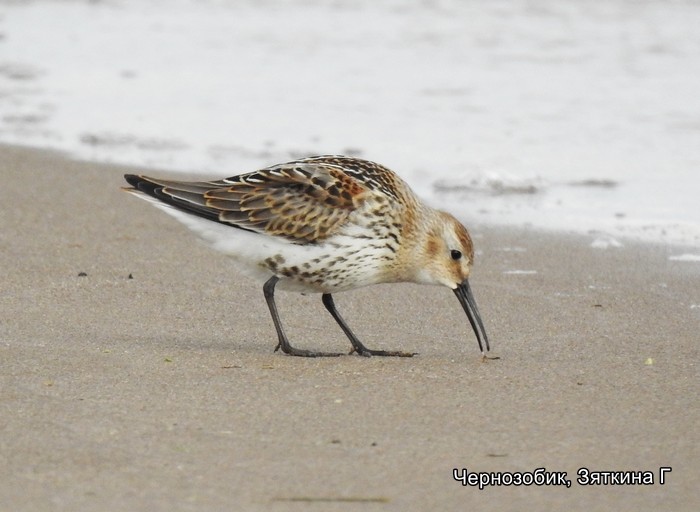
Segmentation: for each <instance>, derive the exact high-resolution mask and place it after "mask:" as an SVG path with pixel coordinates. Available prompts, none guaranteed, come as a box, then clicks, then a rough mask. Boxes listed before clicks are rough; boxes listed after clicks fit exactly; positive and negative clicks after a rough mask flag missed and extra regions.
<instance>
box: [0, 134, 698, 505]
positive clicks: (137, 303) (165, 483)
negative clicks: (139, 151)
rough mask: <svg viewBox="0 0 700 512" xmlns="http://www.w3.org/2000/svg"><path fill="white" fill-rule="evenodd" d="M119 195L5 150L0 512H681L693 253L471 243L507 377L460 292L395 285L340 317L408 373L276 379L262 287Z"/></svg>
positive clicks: (98, 176)
mask: <svg viewBox="0 0 700 512" xmlns="http://www.w3.org/2000/svg"><path fill="white" fill-rule="evenodd" d="M133 171H134V170H133V169H128V168H121V167H118V166H108V165H95V164H92V163H84V162H75V161H71V160H68V159H66V158H64V157H62V156H61V155H59V154H56V153H50V152H42V151H36V150H30V149H24V148H16V147H7V146H2V147H0V175H1V176H2V186H1V187H0V204H2V207H1V208H0V213H1V215H0V269H2V277H1V278H0V284H1V286H0V298H1V301H2V302H1V304H2V306H1V308H0V460H2V464H0V510H13V511H31V510H37V511H39V510H52V511H62V510H66V511H68V510H70V511H77V510H131V511H139V510H148V511H155V510H273V511H278V510H279V511H287V510H290V511H296V510H299V511H301V510H324V511H325V510H363V511H373V510H401V511H404V510H416V511H419V510H468V509H469V510H487V511H488V510H494V511H508V510H524V509H539V510H546V509H564V508H566V509H568V510H586V511H595V510H619V511H626V510H630V511H632V510H634V511H639V510H662V509H663V510H676V511H682V510H688V511H690V510H697V507H698V504H699V503H700V490H699V488H698V485H697V482H698V479H700V462H699V461H700V448H699V446H700V429H698V424H700V414H699V413H698V392H699V391H700V378H698V363H699V361H700V357H699V349H698V341H699V340H700V334H699V333H700V264H698V263H693V262H683V261H673V260H669V256H672V255H678V254H682V253H684V252H693V251H688V250H683V249H682V248H672V247H661V246H659V247H657V246H649V245H636V244H633V243H629V242H625V243H624V247H622V248H610V249H607V250H601V249H594V248H592V247H591V243H592V241H593V240H594V238H595V236H594V235H591V236H590V237H571V236H565V235H552V234H543V233H537V232H531V231H520V230H518V231H515V230H505V229H500V228H498V229H497V228H489V227H485V226H474V227H472V234H473V236H474V238H475V242H476V244H477V250H478V256H477V257H478V260H477V266H476V268H475V270H474V276H473V278H472V289H473V290H474V294H475V296H476V299H477V301H478V303H479V307H480V309H481V313H482V315H483V317H484V320H485V323H486V329H487V331H488V333H489V336H490V338H491V340H492V348H493V351H492V353H493V355H496V356H499V357H500V359H498V360H491V361H487V362H482V361H481V358H480V354H479V352H478V349H477V345H476V340H475V339H474V336H473V334H472V333H471V329H470V328H469V326H468V323H467V319H466V316H465V315H464V313H463V311H462V310H461V308H460V306H459V304H458V302H457V301H456V299H455V297H454V295H453V294H452V292H451V291H449V290H447V289H440V288H432V287H423V286H417V285H408V284H405V285H382V286H375V287H370V288H366V289H362V290H358V291H355V292H349V293H344V294H338V295H337V296H336V304H337V306H338V308H339V310H340V311H341V313H342V314H343V315H344V316H345V318H346V319H347V320H348V322H349V323H350V325H352V326H353V328H354V329H355V332H356V333H357V334H358V336H360V337H361V339H362V340H363V341H364V342H365V344H366V345H368V346H370V347H372V348H389V349H401V350H406V351H416V352H419V353H420V354H419V355H418V356H416V357H414V358H411V359H408V358H406V359H404V358H402V359H384V358H360V357H357V356H347V357H341V358H333V359H300V358H292V357H288V356H285V355H282V354H280V353H273V351H272V349H273V348H274V345H275V341H276V340H275V335H274V329H273V326H272V321H271V320H270V318H269V314H268V312H267V308H266V306H265V301H264V299H263V294H262V286H261V285H260V284H259V283H255V282H253V281H251V280H249V279H248V278H246V277H243V276H241V275H240V274H239V273H238V272H237V270H236V268H235V267H234V266H233V265H232V264H231V262H230V261H229V260H228V259H227V258H226V257H224V256H222V255H220V254H218V253H215V252H213V251H211V250H209V249H208V248H206V247H205V246H203V245H201V244H198V243H196V242H195V238H194V237H193V236H192V235H191V234H190V233H189V232H188V231H187V230H186V229H185V228H184V227H182V226H180V225H179V224H177V223H176V222H175V221H173V220H172V219H170V218H169V217H167V216H166V215H164V214H163V213H162V212H159V211H158V210H156V209H155V208H153V207H151V206H149V205H148V204H146V203H145V202H143V201H138V200H137V199H135V198H133V197H129V196H128V195H127V194H125V193H123V192H121V191H120V187H121V186H123V179H122V174H123V173H124V172H133ZM149 173H151V174H156V172H155V171H149ZM231 173H233V171H231ZM160 174H162V173H160ZM694 252H695V253H697V252H698V251H697V250H695V251H694ZM82 274H84V275H82ZM278 305H279V307H280V310H281V311H280V313H281V315H282V317H283V321H284V323H285V325H286V326H287V328H288V329H289V334H290V338H291V339H292V340H293V342H294V343H295V344H296V345H297V346H299V347H303V348H317V349H327V350H340V349H346V348H347V349H349V343H348V341H347V340H346V339H345V338H344V336H343V334H342V332H340V330H339V329H338V328H337V326H336V325H335V324H334V322H333V320H332V319H331V318H330V316H329V315H327V314H326V312H325V310H324V309H323V306H322V305H321V302H320V297H317V296H300V295H295V294H285V293H283V292H280V293H278ZM660 467H671V468H672V472H670V473H667V474H666V481H665V484H664V485H660V484H659V468H660ZM454 468H467V470H468V471H469V472H486V471H488V472H532V471H534V470H536V469H537V468H546V469H547V470H548V471H566V472H567V477H568V479H569V480H570V481H571V487H570V488H566V487H561V486H560V487H545V486H536V485H532V486H500V487H488V488H486V489H484V490H479V489H478V487H473V486H462V485H461V483H459V482H457V481H455V480H454V479H453V469H454ZM580 468H588V469H590V470H591V471H652V472H653V474H654V485H631V486H630V485H626V486H625V485H616V486H583V485H580V484H579V483H578V482H577V474H576V473H577V471H578V470H579V469H580Z"/></svg>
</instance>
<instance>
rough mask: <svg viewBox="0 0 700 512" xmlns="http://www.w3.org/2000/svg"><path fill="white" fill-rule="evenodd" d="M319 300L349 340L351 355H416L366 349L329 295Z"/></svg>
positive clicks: (325, 294) (396, 351)
mask: <svg viewBox="0 0 700 512" xmlns="http://www.w3.org/2000/svg"><path fill="white" fill-rule="evenodd" d="M321 300H322V301H323V305H324V306H326V309H327V310H328V312H329V313H330V314H331V316H332V317H333V318H334V319H335V321H336V322H338V325H339V326H340V328H341V329H342V330H343V332H344V333H345V335H346V336H347V337H348V338H349V339H350V343H352V351H351V352H350V353H351V354H352V353H353V352H357V354H358V355H361V356H366V357H369V356H395V357H413V356H414V355H416V354H415V353H413V352H401V351H399V350H372V349H369V348H367V347H365V346H364V345H363V344H362V342H361V341H360V340H359V339H357V336H355V333H354V332H352V330H351V329H350V327H349V326H348V324H346V323H345V320H343V317H342V316H340V313H338V310H337V309H335V302H333V296H332V295H331V294H330V293H324V294H323V295H322V297H321Z"/></svg>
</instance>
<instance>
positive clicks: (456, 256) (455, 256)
mask: <svg viewBox="0 0 700 512" xmlns="http://www.w3.org/2000/svg"><path fill="white" fill-rule="evenodd" d="M450 255H451V256H452V259H453V260H458V259H460V258H461V257H462V252H461V251H458V250H457V249H452V251H450Z"/></svg>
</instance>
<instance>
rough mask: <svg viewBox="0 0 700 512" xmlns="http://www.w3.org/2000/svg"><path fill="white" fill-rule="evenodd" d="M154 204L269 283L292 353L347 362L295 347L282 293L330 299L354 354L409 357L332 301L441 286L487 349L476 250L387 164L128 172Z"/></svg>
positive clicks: (320, 161) (348, 161) (282, 339)
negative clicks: (160, 174)
mask: <svg viewBox="0 0 700 512" xmlns="http://www.w3.org/2000/svg"><path fill="white" fill-rule="evenodd" d="M124 177H125V178H126V181H127V182H128V183H129V184H130V185H131V186H132V187H133V188H126V189H125V190H127V191H128V192H132V193H134V194H135V195H137V196H138V197H141V198H143V199H146V200H147V201H149V202H151V203H152V204H154V205H155V206H157V207H159V208H161V209H162V210H164V211H165V212H166V213H168V214H170V215H172V216H173V217H175V218H176V219H177V220H179V221H180V222H182V223H183V224H185V225H186V226H187V227H189V228H190V229H192V230H193V231H194V232H195V233H197V234H198V235H199V236H200V237H201V238H202V239H204V240H205V241H206V242H208V243H209V244H210V245H211V246H212V247H213V248H214V249H217V250H219V251H221V252H223V253H225V254H227V255H228V256H230V257H231V258H233V259H234V260H235V261H236V262H238V263H239V265H240V267H241V269H242V270H243V271H245V272H246V273H248V274H250V275H251V276H253V277H255V278H257V279H259V280H260V281H261V282H264V285H263V292H264V295H265V300H266V301H267V305H268V307H269V309H270V314H271V315H272V321H273V322H274V324H275V330H276V331H277V338H278V344H277V347H276V348H275V351H277V350H278V349H282V351H283V352H285V353H286V354H290V355H293V356H305V357H319V356H339V355H342V354H341V353H335V352H318V351H311V350H304V349H299V348H295V347H293V346H292V345H291V344H290V342H289V339H288V338H287V335H286V334H285V332H284V329H283V327H282V322H281V320H280V317H279V314H278V312H277V306H276V305H275V295H274V294H275V287H276V286H278V287H279V288H280V289H283V290H291V291H298V292H305V293H309V292H315V293H321V294H322V295H321V298H322V302H323V305H324V306H325V308H326V309H327V310H328V312H329V313H330V314H331V316H333V318H334V319H335V321H336V322H337V323H338V325H339V326H340V328H341V329H342V330H343V332H344V333H345V334H346V336H347V337H348V338H349V339H350V342H351V343H352V347H353V349H352V350H351V351H350V354H352V353H353V352H354V353H357V354H359V355H363V356H399V357H410V356H413V355H415V354H414V353H412V352H402V351H387V350H372V349H369V348H367V347H365V346H364V345H363V344H362V343H361V342H360V340H359V339H358V338H357V336H355V334H354V333H353V332H352V330H351V329H350V327H349V326H348V324H347V323H346V322H345V320H343V317H341V316H340V313H338V310H337V309H336V307H335V303H334V302H333V296H332V294H333V293H335V292H341V291H345V290H351V289H354V288H359V287H361V286H366V285H370V284H377V283H395V282H413V283H422V284H433V285H442V286H446V287H448V288H450V289H451V290H452V291H454V293H455V295H456V296H457V298H458V299H459V302H460V304H461V305H462V307H463V308H464V311H465V312H466V314H467V318H468V319H469V323H470V324H471V327H472V329H473V330H474V333H475V334H476V339H477V341H478V343H479V349H480V350H481V352H482V354H483V353H484V347H485V348H486V350H489V342H488V338H487V336H486V331H485V329H484V324H483V322H482V320H481V316H480V314H479V310H478V309H477V306H476V301H475V300H474V296H473V295H472V292H471V288H470V286H469V274H470V271H471V268H472V264H473V263H474V248H473V244H472V240H471V237H470V236H469V233H468V231H467V230H466V228H465V227H464V226H463V225H462V224H461V223H460V222H458V221H457V219H455V218H454V217H453V216H452V215H450V214H449V213H445V212H442V211H439V210H435V209H433V208H431V207H429V206H427V205H425V204H423V203H422V202H421V201H420V200H419V199H418V197H416V195H415V194H414V193H413V191H412V190H411V189H410V187H409V186H408V185H407V184H406V183H405V182H404V181H403V180H402V179H401V178H399V177H398V176H397V175H396V174H395V173H394V172H393V171H391V170H389V169H387V168H386V167H384V166H382V165H379V164H376V163H374V162H370V161H368V160H362V159H359V158H352V157H346V156H314V157H309V158H303V159H301V160H295V161H292V162H287V163H284V164H279V165H273V166H271V167H267V168H265V169H262V170H259V171H255V172H251V173H249V174H242V175H239V176H233V177H231V178H226V179H222V180H219V181H194V182H191V181H175V180H166V179H159V178H149V177H147V176H137V175H133V174H127V175H125V176H124Z"/></svg>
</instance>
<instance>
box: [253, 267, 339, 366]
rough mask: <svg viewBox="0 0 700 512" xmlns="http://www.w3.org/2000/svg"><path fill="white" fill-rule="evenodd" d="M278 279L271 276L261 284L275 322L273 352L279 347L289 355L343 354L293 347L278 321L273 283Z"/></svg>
mask: <svg viewBox="0 0 700 512" xmlns="http://www.w3.org/2000/svg"><path fill="white" fill-rule="evenodd" d="M277 281H279V277H277V276H272V277H271V278H270V279H268V280H267V281H266V282H265V284H264V285H263V293H264V294H265V300H266V301H267V307H268V308H270V315H272V321H273V322H274V323H275V330H276V331H277V339H278V340H279V342H278V343H277V346H276V347H275V352H277V351H278V350H279V349H280V348H281V349H282V352H284V353H285V354H289V355H290V356H300V357H337V356H342V355H343V354H339V353H335V352H313V351H311V350H303V349H298V348H294V347H293V346H292V345H291V344H290V343H289V340H288V339H287V335H286V334H285V333H284V329H282V322H281V321H280V315H279V313H278V312H277V305H275V285H276V284H277Z"/></svg>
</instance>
